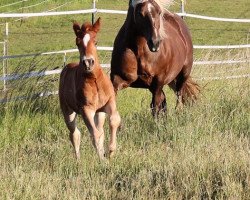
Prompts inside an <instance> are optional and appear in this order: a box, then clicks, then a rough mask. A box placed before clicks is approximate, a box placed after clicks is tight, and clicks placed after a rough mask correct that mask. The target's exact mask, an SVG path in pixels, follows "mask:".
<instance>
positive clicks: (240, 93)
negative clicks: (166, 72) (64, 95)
mask: <svg viewBox="0 0 250 200" xmlns="http://www.w3.org/2000/svg"><path fill="white" fill-rule="evenodd" d="M13 2H17V1H14V0H2V1H1V2H0V12H8V11H11V10H14V11H15V10H17V9H19V8H21V7H24V6H28V5H32V4H36V3H39V2H41V1H38V0H30V1H27V2H24V3H23V5H22V6H20V5H18V4H16V5H13V6H11V8H8V9H7V8H6V7H1V6H3V5H6V4H8V3H13ZM48 2H49V3H48ZM48 2H47V3H46V2H45V3H44V4H40V5H39V6H36V7H31V8H27V9H24V8H23V9H22V12H41V11H45V10H49V9H53V8H55V7H57V6H60V5H62V4H64V3H67V2H69V1H64V0H51V1H48ZM90 6H91V1H89V0H76V1H72V2H71V3H68V4H67V6H63V7H60V8H58V9H57V10H77V9H85V8H90ZM97 7H98V8H105V9H121V10H126V9H127V1H125V0H99V1H98V3H97ZM249 7H250V2H249V1H247V0H237V1H234V3H232V2H231V1H229V0H228V1H220V0H214V1H213V3H211V1H198V0H192V1H190V2H189V1H188V3H187V5H186V11H187V12H188V13H195V14H200V15H208V16H217V17H228V18H250V12H249ZM171 9H172V10H175V11H179V4H178V3H175V4H174V5H173V6H172V7H171ZM14 11H13V12H14ZM19 11H20V10H19ZM16 12H17V11H16ZM98 16H101V17H102V20H103V29H102V31H101V34H100V36H99V43H98V45H100V46H111V45H112V43H113V40H114V36H115V34H116V32H117V30H118V29H119V27H120V26H121V23H122V21H123V20H124V18H125V16H123V15H104V14H98V15H97V17H98ZM90 19H91V18H90V15H84V16H79V15H78V16H61V17H46V18H43V17H41V18H29V19H23V20H22V21H18V22H14V20H13V19H11V20H10V21H12V22H10V25H9V26H10V35H9V53H10V54H11V55H13V54H25V53H36V52H46V51H54V50H63V49H71V48H75V44H74V40H75V39H74V34H73V31H72V20H77V21H79V22H82V21H84V20H90ZM4 21H5V20H3V19H0V22H1V23H3V22H4ZM186 22H187V23H188V25H189V27H190V29H191V32H192V35H193V40H194V44H199V45H226V44H247V43H249V41H248V37H249V24H238V23H224V22H209V21H202V20H197V19H189V18H186ZM0 30H1V31H2V32H3V30H4V29H3V26H0ZM3 39H4V36H3V34H2V35H0V41H2V40H3ZM249 57H250V52H249V49H245V50H237V51H236V50H227V51H224V50H223V51H222V50H216V51H205V50H204V51H197V50H196V51H195V60H227V59H236V60H237V59H249ZM67 59H68V60H67V62H71V61H73V60H75V61H77V59H78V56H77V54H72V55H69V56H68V57H67ZM100 59H101V62H103V63H109V62H110V53H107V52H100ZM62 61H63V59H62V56H60V55H57V56H55V55H53V56H46V57H44V58H41V57H34V58H31V59H30V58H22V59H14V60H10V61H9V67H10V68H9V69H8V70H9V72H10V73H14V72H17V73H22V72H27V71H36V70H45V69H54V68H61V67H62ZM107 73H108V70H107ZM249 73H250V66H249V63H241V64H236V65H226V64H224V65H215V66H213V65H205V66H198V65H197V66H194V68H193V72H192V76H193V77H194V78H195V79H196V80H197V81H198V83H199V84H200V86H201V88H202V91H201V94H200V98H199V100H198V102H197V103H195V104H193V105H189V106H186V107H185V108H184V109H183V110H182V111H176V110H175V101H176V100H175V95H174V94H173V92H172V91H171V90H170V89H169V88H168V87H167V86H166V87H165V93H166V95H167V102H168V112H167V113H166V114H164V115H162V116H161V117H160V118H159V120H157V121H156V120H154V119H153V118H152V117H151V113H150V110H149V104H150V101H151V99H150V97H151V95H150V93H149V92H148V91H147V90H142V89H141V90H138V89H131V88H129V89H126V90H123V91H120V92H119V93H118V97H117V105H118V110H119V112H120V114H121V117H122V126H121V129H120V131H119V132H118V140H117V141H118V150H117V153H116V156H115V157H114V158H113V159H112V160H110V161H109V162H107V163H100V162H99V161H98V157H97V155H96V153H95V152H94V148H93V147H92V145H91V141H90V137H89V134H88V132H87V130H86V127H85V125H84V124H83V121H82V120H81V119H80V118H78V126H79V128H80V131H81V133H82V137H81V138H82V143H81V159H80V161H79V162H76V160H75V158H74V156H73V148H72V146H71V144H70V141H69V137H68V131H67V129H66V125H65V124H64V121H63V119H62V115H61V111H60V109H59V104H58V97H57V96H56V95H55V96H49V97H48V98H38V99H27V100H26V101H13V102H10V103H7V104H0V113H1V115H0V138H1V140H0V180H1V181H0V199H65V200H66V199H67V200H68V199H173V200H174V199H233V200H235V199H236V200H238V199H243V200H248V199H250V101H249V96H250V79H249V78H241V79H228V80H227V79H223V80H210V79H206V80H200V78H201V77H206V78H211V77H224V76H235V75H244V74H249ZM57 88H58V75H54V76H49V77H46V78H30V79H23V80H18V81H10V82H9V83H8V90H7V91H8V93H7V95H9V96H11V95H16V94H19V95H21V96H22V95H29V94H30V95H32V94H34V92H43V91H54V90H56V89H57ZM4 95H6V94H5V93H3V94H2V96H4ZM105 131H106V139H108V137H109V134H108V127H107V125H106V127H105Z"/></svg>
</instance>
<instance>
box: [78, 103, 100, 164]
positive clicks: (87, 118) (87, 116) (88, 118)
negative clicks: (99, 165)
mask: <svg viewBox="0 0 250 200" xmlns="http://www.w3.org/2000/svg"><path fill="white" fill-rule="evenodd" d="M95 115H96V112H95V111H93V110H92V109H89V108H86V107H85V108H83V112H82V117H83V120H84V122H85V124H86V126H87V128H88V130H89V132H90V136H91V139H92V143H93V145H94V147H95V149H96V151H97V154H98V156H99V158H100V159H101V160H103V159H104V132H103V131H99V130H98V128H97V127H96V122H97V121H98V119H97V118H99V123H100V121H101V124H103V123H104V120H103V118H100V116H98V115H97V116H96V117H95ZM95 119H96V122H95ZM100 130H103V129H100Z"/></svg>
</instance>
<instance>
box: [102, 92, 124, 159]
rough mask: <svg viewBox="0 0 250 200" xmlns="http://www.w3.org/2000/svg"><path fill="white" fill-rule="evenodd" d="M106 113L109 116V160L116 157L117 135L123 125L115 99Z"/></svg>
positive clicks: (110, 102)
mask: <svg viewBox="0 0 250 200" xmlns="http://www.w3.org/2000/svg"><path fill="white" fill-rule="evenodd" d="M106 112H107V113H108V115H109V128H110V141H109V158H111V157H113V156H114V153H115V150H116V133H117V129H118V128H119V126H120V124H121V117H120V115H119V113H118V111H117V109H116V103H115V97H114V98H113V99H111V100H110V101H109V102H108V104H107V106H106Z"/></svg>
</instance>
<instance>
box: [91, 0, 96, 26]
mask: <svg viewBox="0 0 250 200" xmlns="http://www.w3.org/2000/svg"><path fill="white" fill-rule="evenodd" d="M95 1H96V0H93V4H92V8H93V9H96V2H95ZM94 23H95V13H92V24H94Z"/></svg>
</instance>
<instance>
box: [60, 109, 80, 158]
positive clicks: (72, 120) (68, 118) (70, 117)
mask: <svg viewBox="0 0 250 200" xmlns="http://www.w3.org/2000/svg"><path fill="white" fill-rule="evenodd" d="M62 111H63V115H64V120H65V123H66V125H67V127H68V129H69V131H70V135H69V137H70V141H71V143H72V145H73V147H74V149H75V155H76V158H77V159H79V158H80V142H81V133H80V131H79V130H78V128H77V127H76V113H75V112H74V111H73V110H71V109H67V108H64V109H63V108H62Z"/></svg>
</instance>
